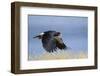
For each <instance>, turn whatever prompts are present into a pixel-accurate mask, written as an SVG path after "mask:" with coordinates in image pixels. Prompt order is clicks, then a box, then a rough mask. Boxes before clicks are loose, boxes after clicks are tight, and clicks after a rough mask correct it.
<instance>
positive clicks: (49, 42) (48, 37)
mask: <svg viewBox="0 0 100 76" xmlns="http://www.w3.org/2000/svg"><path fill="white" fill-rule="evenodd" d="M34 38H39V39H41V41H42V45H43V47H44V49H45V50H46V51H47V52H54V51H57V49H61V50H63V49H66V48H67V46H66V45H65V44H64V42H63V40H62V38H61V37H60V32H56V31H46V32H43V33H42V34H40V35H38V36H35V37H34Z"/></svg>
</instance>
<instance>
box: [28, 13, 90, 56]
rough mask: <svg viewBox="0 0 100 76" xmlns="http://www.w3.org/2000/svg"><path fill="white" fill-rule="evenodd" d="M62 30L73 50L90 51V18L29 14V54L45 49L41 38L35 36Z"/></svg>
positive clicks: (37, 53) (62, 34)
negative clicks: (49, 31)
mask: <svg viewBox="0 0 100 76" xmlns="http://www.w3.org/2000/svg"><path fill="white" fill-rule="evenodd" d="M48 30H54V31H58V32H61V36H62V39H63V41H64V43H65V44H66V45H67V47H69V48H70V49H71V50H72V51H73V52H79V51H83V52H87V51H88V18H87V17H79V16H78V17H77V16H46V15H29V16H28V54H29V55H32V54H35V55H39V54H41V53H43V52H44V51H45V50H44V49H43V47H42V42H41V40H39V39H37V38H35V39H34V38H33V37H34V36H36V35H39V34H40V33H41V32H45V31H48Z"/></svg>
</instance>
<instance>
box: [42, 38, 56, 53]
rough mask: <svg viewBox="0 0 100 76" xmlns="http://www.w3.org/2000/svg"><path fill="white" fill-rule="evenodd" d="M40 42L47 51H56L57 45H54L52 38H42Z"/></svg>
mask: <svg viewBox="0 0 100 76" xmlns="http://www.w3.org/2000/svg"><path fill="white" fill-rule="evenodd" d="M42 44H43V47H44V49H45V50H46V51H47V52H54V51H56V49H57V47H56V42H55V40H54V39H53V38H47V39H44V38H43V39H42Z"/></svg>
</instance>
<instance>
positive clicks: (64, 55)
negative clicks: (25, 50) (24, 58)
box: [29, 50, 88, 60]
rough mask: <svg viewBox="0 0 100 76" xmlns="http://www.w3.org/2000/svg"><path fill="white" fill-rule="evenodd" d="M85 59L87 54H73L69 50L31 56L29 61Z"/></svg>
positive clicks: (81, 52)
mask: <svg viewBox="0 0 100 76" xmlns="http://www.w3.org/2000/svg"><path fill="white" fill-rule="evenodd" d="M87 57H88V56H87V53H85V52H83V51H80V52H77V53H75V52H72V51H71V50H58V51H57V52H53V53H48V52H44V53H42V54H41V55H38V56H35V54H33V56H29V60H54V59H55V60H56V59H81V58H87Z"/></svg>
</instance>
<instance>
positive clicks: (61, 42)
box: [55, 36, 67, 50]
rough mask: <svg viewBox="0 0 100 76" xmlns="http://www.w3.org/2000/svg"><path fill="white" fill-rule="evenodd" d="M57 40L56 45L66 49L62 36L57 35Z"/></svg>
mask: <svg viewBox="0 0 100 76" xmlns="http://www.w3.org/2000/svg"><path fill="white" fill-rule="evenodd" d="M55 42H56V46H57V47H58V48H59V49H61V50H62V49H66V48H67V46H66V45H65V44H64V42H63V40H62V38H61V37H59V36H56V37H55Z"/></svg>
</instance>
